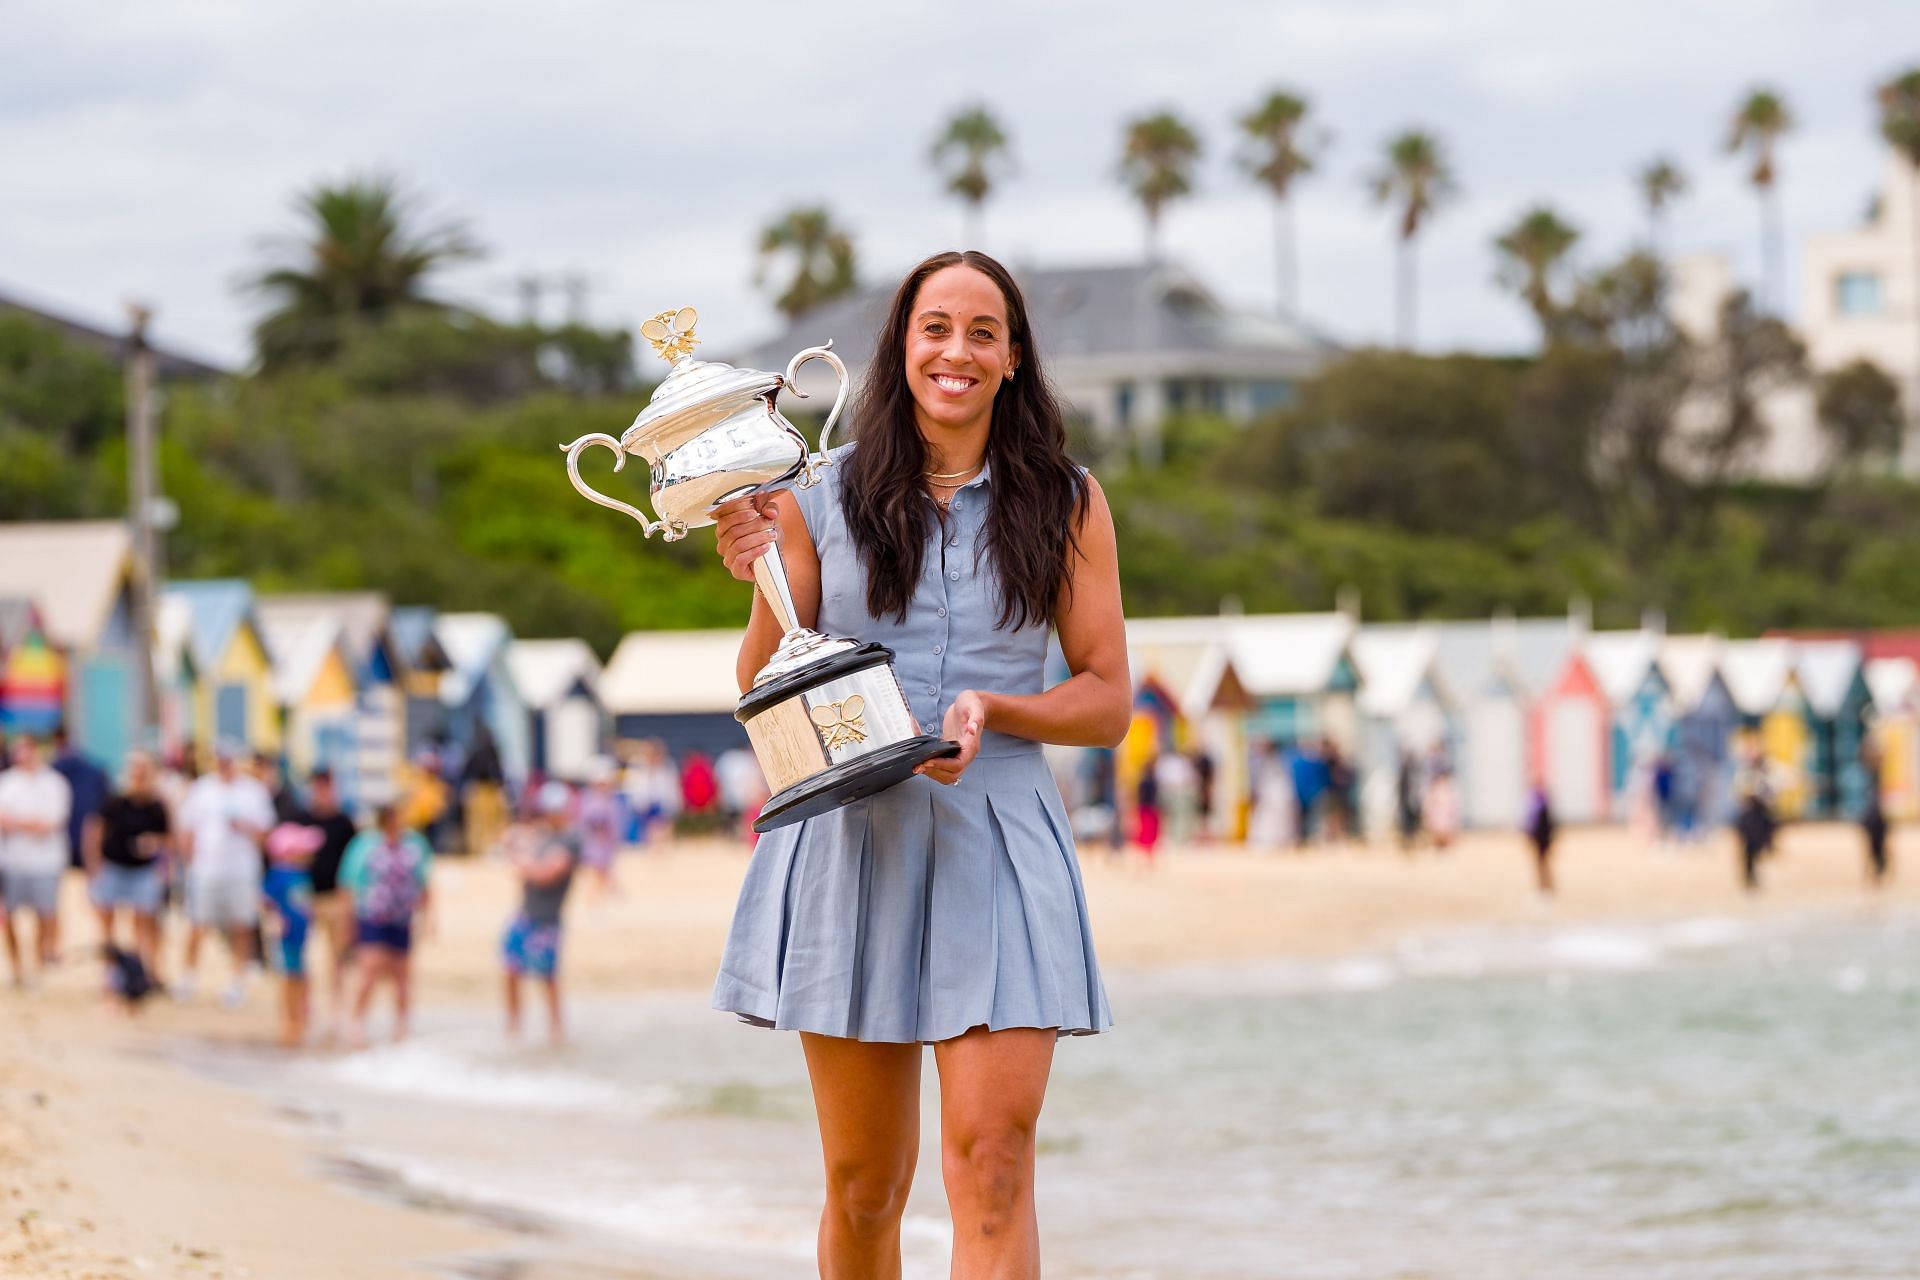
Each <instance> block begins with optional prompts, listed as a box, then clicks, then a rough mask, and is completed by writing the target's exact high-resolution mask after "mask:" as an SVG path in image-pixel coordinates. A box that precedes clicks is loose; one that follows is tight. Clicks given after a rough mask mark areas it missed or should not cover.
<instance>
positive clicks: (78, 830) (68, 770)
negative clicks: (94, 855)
mask: <svg viewBox="0 0 1920 1280" xmlns="http://www.w3.org/2000/svg"><path fill="white" fill-rule="evenodd" d="M49 767H50V768H51V769H52V770H53V771H54V772H55V773H57V774H59V775H60V776H61V777H63V778H65V779H66V780H67V792H68V794H69V795H71V796H72V797H73V802H72V803H71V804H70V805H69V806H68V807H67V861H68V865H70V866H73V867H76V868H79V867H83V866H85V865H86V850H87V848H88V846H89V845H91V844H92V843H93V842H94V841H95V840H97V839H98V838H99V829H100V811H101V810H102V809H104V808H106V805H107V797H108V796H110V795H112V794H113V779H111V778H109V777H108V776H107V771H106V770H105V769H102V768H101V767H100V766H99V765H97V764H95V763H94V762H93V761H92V760H91V759H90V758H89V757H88V756H87V754H86V753H85V752H84V751H80V750H78V749H76V748H75V747H74V745H73V743H72V741H71V740H69V739H68V737H67V731H66V730H65V729H56V730H55V731H54V734H53V761H52V764H51V765H49Z"/></svg>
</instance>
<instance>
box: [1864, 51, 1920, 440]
mask: <svg viewBox="0 0 1920 1280" xmlns="http://www.w3.org/2000/svg"><path fill="white" fill-rule="evenodd" d="M1874 96H1875V98H1876V99H1877V100H1878V102H1879V106H1880V135H1881V136H1882V137H1883V138H1885V139H1886V140H1887V143H1888V145H1890V146H1892V147H1893V149H1894V150H1896V151H1898V152H1899V153H1900V154H1901V155H1902V156H1903V157H1905V158H1906V162H1907V186H1908V190H1909V192H1910V195H1909V198H1908V200H1907V221H1908V222H1909V223H1910V224H1911V227H1910V230H1911V231H1912V234H1913V293H1912V296H1913V298H1914V299H1915V305H1916V306H1917V307H1920V67H1914V68H1912V69H1910V70H1907V71H1903V72H1901V73H1900V74H1899V75H1897V76H1895V77H1893V79H1891V80H1889V81H1887V82H1886V83H1885V84H1883V85H1881V86H1880V87H1879V88H1878V89H1877V90H1876V91H1875V93H1874ZM1914 340H1915V343H1916V344H1920V323H1916V324H1915V326H1914ZM1914 378H1915V380H1916V384H1915V385H1916V387H1917V388H1920V349H1916V351H1915V353H1914ZM1907 412H1908V413H1909V415H1910V416H1911V417H1912V418H1913V419H1914V422H1915V424H1916V427H1915V434H1916V436H1917V437H1920V389H1916V390H1915V391H1914V392H1913V395H1912V398H1911V400H1910V401H1909V402H1908V404H1907Z"/></svg>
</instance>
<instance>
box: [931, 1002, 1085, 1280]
mask: <svg viewBox="0 0 1920 1280" xmlns="http://www.w3.org/2000/svg"><path fill="white" fill-rule="evenodd" d="M1056 1038H1057V1037H1056V1035H1055V1033H1054V1030H1053V1029H1052V1028H1051V1027H1046V1028H1035V1027H1014V1028H1009V1029H1008V1030H1005V1031H988V1030H987V1029H986V1028H985V1027H975V1028H974V1029H973V1030H971V1031H969V1032H967V1033H966V1034H965V1035H963V1036H958V1037H956V1038H955V1039H952V1040H944V1041H942V1042H941V1043H939V1044H937V1045H935V1046H934V1047H933V1059H934V1062H935V1064H936V1065H937V1066H938V1067H939V1068H940V1169H941V1172H942V1173H943V1174H944V1175H945V1176H946V1183H947V1204H948V1205H949V1206H950V1207H951V1208H952V1210H953V1275H954V1276H955V1277H962V1276H964V1277H966V1280H1027V1278H1029V1277H1035V1276H1038V1275H1039V1274H1040V1228H1039V1223H1038V1222H1037V1220H1036V1219H1035V1218H1034V1213H1033V1144H1034V1130H1035V1128H1036V1126H1037V1125H1038V1124H1039V1121H1040V1104H1041V1103H1042V1102H1043V1101H1045V1099H1046V1094H1047V1072H1048V1070H1049V1069H1050V1068H1051V1067H1052V1066H1053V1045H1054V1041H1055V1039H1056Z"/></svg>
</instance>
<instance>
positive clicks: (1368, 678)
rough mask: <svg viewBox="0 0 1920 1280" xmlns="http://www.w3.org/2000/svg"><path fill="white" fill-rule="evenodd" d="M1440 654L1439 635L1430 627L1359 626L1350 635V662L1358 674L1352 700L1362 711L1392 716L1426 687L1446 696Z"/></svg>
mask: <svg viewBox="0 0 1920 1280" xmlns="http://www.w3.org/2000/svg"><path fill="white" fill-rule="evenodd" d="M1439 655H1440V637H1439V636H1438V634H1437V633H1436V632H1435V631H1434V630H1433V629H1432V628H1431V627H1425V626H1414V627H1371V626H1367V627H1361V628H1360V630H1359V632H1358V633H1357V634H1355V636H1354V637H1353V665H1354V667H1355V668H1356V670H1357V671H1358V673H1359V676H1360V691H1359V694H1358V695H1357V697H1356V698H1355V702H1356V704H1357V705H1358V706H1359V708H1360V712H1361V714H1363V715H1369V716H1377V717H1379V718H1381V719H1387V720H1391V719H1394V718H1396V717H1398V716H1401V715H1404V714H1406V712H1407V711H1408V709H1409V708H1411V707H1412V706H1413V705H1414V703H1415V701H1416V700H1417V699H1418V698H1419V696H1420V691H1421V690H1422V689H1426V688H1431V689H1432V690H1433V692H1434V693H1435V695H1436V696H1438V697H1440V698H1442V699H1445V698H1446V697H1447V688H1446V682H1445V681H1444V680H1443V679H1441V678H1440V675H1439V671H1438V660H1439Z"/></svg>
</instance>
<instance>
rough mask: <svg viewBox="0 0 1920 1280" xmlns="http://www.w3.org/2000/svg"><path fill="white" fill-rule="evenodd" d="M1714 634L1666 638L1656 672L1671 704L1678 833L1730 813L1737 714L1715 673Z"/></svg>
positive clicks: (1717, 660) (1717, 669)
mask: <svg viewBox="0 0 1920 1280" xmlns="http://www.w3.org/2000/svg"><path fill="white" fill-rule="evenodd" d="M1724 643H1725V642H1724V641H1722V640H1721V639H1720V637H1718V636H1668V637H1666V638H1665V639H1664V640H1662V641H1661V643H1660V653H1659V659H1658V661H1659V666H1660V673H1661V675H1662V676H1663V677H1664V678H1665V679H1666V682H1667V689H1668V693H1669V696H1670V697H1671V699H1672V702H1673V746H1672V751H1673V801H1674V811H1675V814H1676V817H1677V819H1678V822H1679V826H1680V829H1681V830H1682V831H1683V832H1688V831H1695V830H1702V829H1705V828H1707V827H1712V826H1717V825H1719V824H1720V823H1723V822H1727V821H1730V820H1731V819H1732V817H1733V813H1734V806H1735V801H1736V796H1735V794H1734V785H1733V783H1734V751H1733V744H1734V735H1735V733H1736V732H1737V731H1738V729H1739V728H1740V713H1739V710H1738V709H1737V708H1736V707H1735V706H1734V701H1733V695H1732V694H1731V693H1730V692H1729V691H1728V689H1727V683H1726V680H1725V679H1724V678H1723V677H1722V676H1721V674H1720V653H1721V649H1722V646H1723V645H1724Z"/></svg>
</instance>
